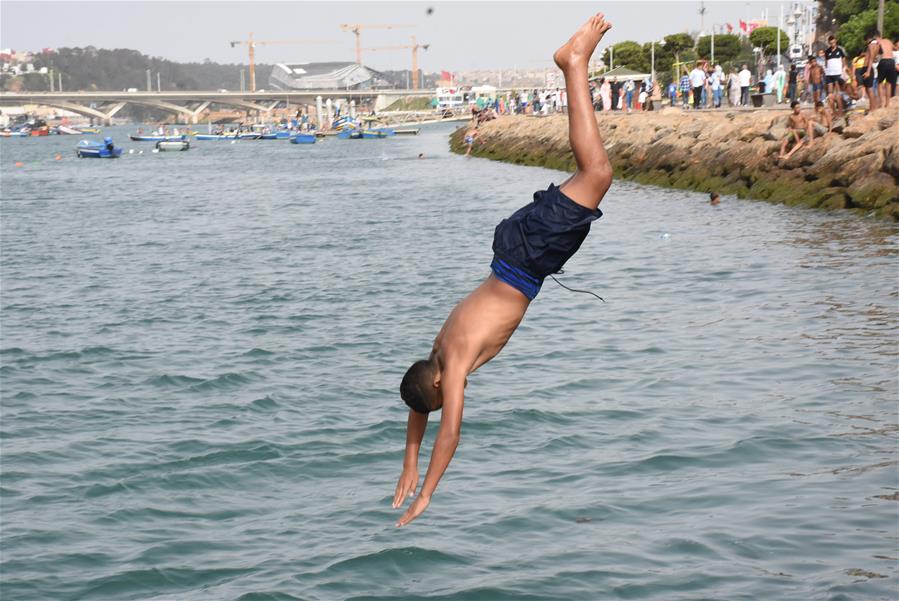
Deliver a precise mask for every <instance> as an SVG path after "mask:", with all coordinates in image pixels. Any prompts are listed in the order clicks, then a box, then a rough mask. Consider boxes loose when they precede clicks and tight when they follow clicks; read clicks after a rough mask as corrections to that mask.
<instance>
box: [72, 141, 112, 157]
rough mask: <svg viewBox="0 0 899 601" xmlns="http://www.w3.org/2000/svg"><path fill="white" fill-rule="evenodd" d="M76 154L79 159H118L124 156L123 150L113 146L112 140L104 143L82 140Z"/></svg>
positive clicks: (76, 148)
mask: <svg viewBox="0 0 899 601" xmlns="http://www.w3.org/2000/svg"><path fill="white" fill-rule="evenodd" d="M75 154H76V155H77V156H78V158H79V159H117V158H119V157H120V156H122V149H121V148H117V147H116V146H114V145H113V143H112V138H106V139H105V140H103V141H102V142H97V141H96V140H81V141H80V142H78V146H76V147H75Z"/></svg>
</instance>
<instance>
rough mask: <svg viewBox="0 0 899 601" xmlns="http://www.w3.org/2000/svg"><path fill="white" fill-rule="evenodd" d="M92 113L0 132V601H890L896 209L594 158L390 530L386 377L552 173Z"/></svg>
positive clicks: (390, 143)
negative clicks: (166, 146) (838, 203)
mask: <svg viewBox="0 0 899 601" xmlns="http://www.w3.org/2000/svg"><path fill="white" fill-rule="evenodd" d="M110 132H111V133H112V134H113V135H114V137H115V138H116V139H117V140H118V141H121V142H123V143H124V144H123V145H124V146H125V148H126V149H134V150H135V151H136V152H135V153H134V154H126V155H125V156H124V157H123V158H122V159H121V160H119V161H102V160H100V161H98V160H78V159H76V158H75V157H74V154H73V152H72V149H73V147H74V145H75V143H76V140H75V139H74V138H71V137H58V138H51V139H39V140H33V139H23V140H19V139H6V140H0V185H2V205H0V209H2V212H0V218H2V219H0V228H2V229H0V234H2V236H0V252H2V274H0V275H2V285H0V300H2V323H0V337H2V366H0V373H2V407H0V408H2V415H0V417H2V420H0V422H2V423H0V434H2V439H0V443H2V448H0V468H2V474H0V480H2V482H0V520H2V523H0V526H2V551H0V575H2V578H0V597H2V598H3V599H4V600H6V599H9V600H10V601H12V600H17V601H29V600H47V599H53V600H76V599H78V600H81V599H83V600H110V601H111V600H116V601H120V600H131V599H134V600H137V599H140V600H146V599H153V600H166V601H172V600H178V601H187V600H205V599H226V600H240V601H261V600H279V601H280V600H287V599H291V600H294V599H302V600H314V601H318V600H321V601H325V600H332V599H354V600H360V599H384V600H386V599H390V600H399V599H440V600H463V599H467V600H503V599H508V600H519V599H554V600H555V599H558V600H575V599H577V600H604V599H659V600H666V601H667V600H678V599H683V600H687V599H691V600H692V599H722V600H734V599H746V600H750V599H752V600H755V599H769V600H770V599H786V600H795V599H829V600H842V599H846V600H850V599H852V600H854V599H894V598H895V591H896V586H897V577H899V570H897V556H899V551H897V529H899V526H897V524H899V502H897V491H899V452H897V433H899V428H897V384H899V382H897V356H899V355H897V351H899V338H897V322H899V319H897V316H899V307H897V298H899V295H897V279H899V278H897V275H899V270H897V240H899V229H897V227H896V226H892V225H886V224H883V223H881V222H876V221H868V220H864V219H861V218H858V217H856V216H850V215H842V214H825V213H821V212H815V211H805V210H796V209H791V208H787V207H783V206H775V205H769V204H765V203H759V202H750V201H739V200H736V199H734V198H729V197H725V198H724V201H723V204H722V205H721V206H719V207H710V206H708V204H707V202H706V197H705V195H699V194H690V193H686V192H682V191H668V190H660V189H655V188H649V187H643V186H639V185H634V184H627V183H616V184H615V185H614V186H613V188H612V189H611V191H610V192H609V194H608V196H607V197H606V200H604V201H603V204H602V209H603V211H604V212H605V215H604V217H603V218H602V219H600V220H599V221H598V222H596V224H594V227H593V231H592V233H591V235H590V237H589V238H588V239H587V241H586V242H585V244H584V246H583V247H582V249H581V250H580V252H579V253H578V254H577V255H576V256H575V257H574V259H572V260H571V261H570V262H569V264H568V265H567V267H566V271H567V273H566V274H565V276H564V277H563V280H562V281H563V282H564V283H566V284H567V285H569V286H572V287H575V288H588V289H591V290H595V291H596V292H598V293H599V294H600V295H602V296H603V297H604V298H605V299H606V301H607V302H606V303H605V304H603V303H600V302H599V301H596V300H595V299H593V298H592V297H589V296H587V295H578V294H572V293H570V292H567V291H565V290H563V289H561V288H559V287H558V286H556V285H555V284H554V283H552V282H548V283H547V284H546V285H545V286H544V289H543V291H542V292H541V293H540V296H539V297H538V298H537V300H536V302H535V303H534V304H533V305H532V307H531V310H530V311H529V313H528V316H527V317H526V319H525V321H524V323H523V325H522V326H521V328H520V330H519V331H518V332H517V333H516V334H515V336H514V337H513V338H512V340H511V341H510V343H509V345H508V346H507V348H506V349H505V350H504V351H503V353H502V354H501V355H500V356H499V357H497V359H496V360H494V361H493V362H492V363H490V364H488V365H487V366H485V367H484V368H482V369H481V370H480V371H479V372H478V373H477V374H476V375H474V376H473V377H472V378H471V379H470V384H469V387H468V390H467V395H468V397H467V404H466V411H465V422H464V426H463V432H462V442H461V445H460V448H459V451H458V453H457V458H456V460H455V461H454V462H453V464H452V465H451V466H450V469H449V471H448V472H447V475H446V476H445V478H444V480H443V482H442V483H441V486H440V488H439V489H438V491H437V493H436V495H435V496H434V498H433V500H432V503H431V506H430V508H429V509H428V511H427V513H425V514H424V515H423V516H422V517H421V518H420V519H419V520H418V521H416V522H415V523H413V524H412V525H411V526H410V527H408V528H405V529H402V530H397V529H395V528H394V527H393V524H394V522H395V520H396V518H397V517H398V515H399V512H397V511H394V510H392V509H391V507H390V502H391V499H392V495H393V489H394V486H395V483H396V478H397V477H398V476H399V474H400V469H401V464H402V453H403V444H404V432H405V410H404V407H403V405H402V403H401V402H400V400H399V398H398V393H397V391H398V385H399V380H400V378H401V376H402V374H403V372H404V370H405V368H406V367H407V366H408V364H410V363H411V362H412V361H413V360H415V359H417V358H419V357H422V356H423V355H425V354H426V353H427V352H428V350H429V349H430V345H431V342H432V340H433V337H434V336H435V335H436V333H437V331H438V329H439V327H440V325H441V323H442V321H443V319H444V318H445V317H446V315H447V314H448V312H449V311H450V310H451V309H452V307H453V305H454V304H455V303H456V302H457V301H458V300H459V299H460V298H462V297H463V296H464V295H465V294H467V293H468V292H469V291H470V290H471V289H473V288H474V287H475V286H476V285H477V284H478V283H479V281H480V280H481V279H482V278H484V277H485V276H486V275H487V273H488V265H489V262H490V258H491V238H492V233H493V227H494V226H495V225H496V223H497V222H498V221H499V220H500V219H502V218H503V217H505V216H507V215H508V214H509V213H511V212H512V211H513V210H514V209H516V208H517V207H518V206H520V205H522V204H524V203H526V202H528V201H529V200H530V197H531V194H532V193H533V191H534V190H536V189H539V188H545V187H546V186H547V185H548V184H549V183H550V182H551V181H555V182H556V183H560V182H561V180H562V179H564V177H565V176H564V174H561V173H558V172H553V171H547V170H542V169H535V168H526V167H518V166H513V165H504V164H499V163H493V162H488V161H483V160H478V159H465V158H463V157H459V156H455V155H451V154H449V152H448V150H447V148H448V144H447V136H448V133H449V132H450V128H449V127H448V126H446V127H444V126H438V127H431V128H426V129H425V131H423V133H422V134H421V135H420V136H418V137H411V138H393V139H388V140H365V141H349V140H348V141H342V140H326V141H324V142H322V143H319V144H316V145H314V146H297V145H291V144H288V143H286V142H283V141H270V142H269V141H266V142H240V143H237V144H233V145H232V144H229V143H221V142H206V143H204V142H198V143H196V144H195V146H194V147H193V148H192V149H191V150H190V151H189V152H186V153H169V154H151V153H150V148H151V145H149V144H144V145H141V144H138V143H128V142H125V140H126V136H125V130H116V129H112V130H110ZM108 133H109V132H108ZM141 149H142V150H143V151H144V153H143V154H138V152H137V151H139V150H141ZM57 151H59V152H61V153H62V159H61V160H59V161H55V160H53V159H54V155H55V154H56V152H57ZM126 152H127V150H126ZM420 152H423V153H424V154H425V156H426V159H424V160H418V159H416V158H415V157H417V155H418V154H419V153H420ZM16 161H19V162H22V163H23V166H22V167H16V166H15V162H16ZM435 432H436V427H433V426H432V427H431V428H430V429H429V431H428V435H427V438H426V441H425V445H424V447H423V448H426V449H428V450H429V449H430V444H431V442H432V441H433V436H434V433H435ZM424 459H425V458H423V462H424Z"/></svg>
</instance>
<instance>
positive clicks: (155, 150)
mask: <svg viewBox="0 0 899 601" xmlns="http://www.w3.org/2000/svg"><path fill="white" fill-rule="evenodd" d="M150 152H152V153H153V154H156V153H157V152H159V149H158V148H154V149H153V150H151V151H150Z"/></svg>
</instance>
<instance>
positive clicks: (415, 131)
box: [393, 127, 421, 136]
mask: <svg viewBox="0 0 899 601" xmlns="http://www.w3.org/2000/svg"><path fill="white" fill-rule="evenodd" d="M393 131H394V133H395V134H396V135H398V136H401V135H406V136H417V135H418V132H420V131H421V128H420V127H410V128H408V129H395V130H393Z"/></svg>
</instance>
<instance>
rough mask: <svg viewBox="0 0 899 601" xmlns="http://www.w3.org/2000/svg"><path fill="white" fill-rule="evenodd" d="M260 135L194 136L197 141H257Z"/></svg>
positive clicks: (241, 133)
mask: <svg viewBox="0 0 899 601" xmlns="http://www.w3.org/2000/svg"><path fill="white" fill-rule="evenodd" d="M260 136H262V134H259V133H255V132H240V133H227V134H194V137H195V138H196V139H197V140H258V139H259V137H260Z"/></svg>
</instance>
